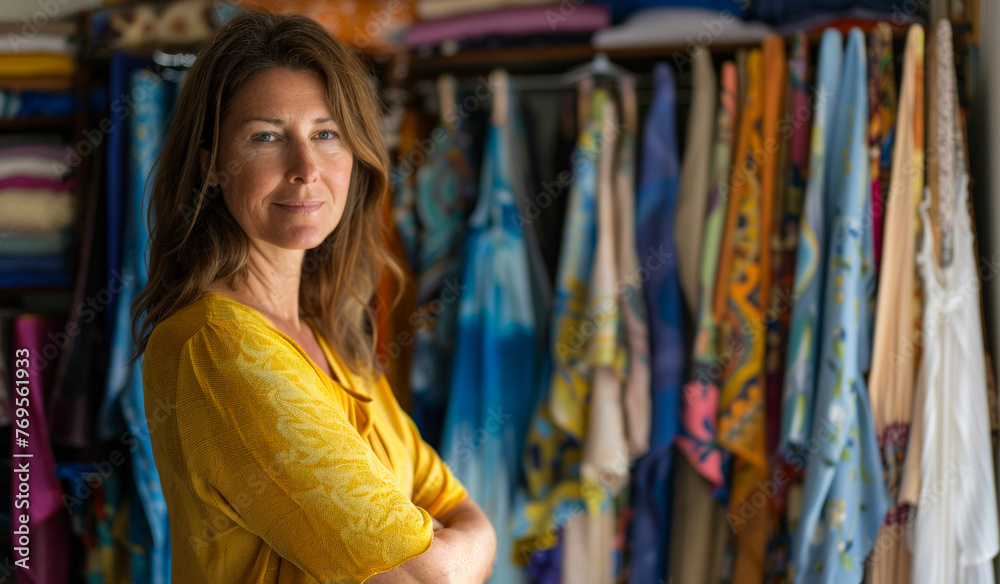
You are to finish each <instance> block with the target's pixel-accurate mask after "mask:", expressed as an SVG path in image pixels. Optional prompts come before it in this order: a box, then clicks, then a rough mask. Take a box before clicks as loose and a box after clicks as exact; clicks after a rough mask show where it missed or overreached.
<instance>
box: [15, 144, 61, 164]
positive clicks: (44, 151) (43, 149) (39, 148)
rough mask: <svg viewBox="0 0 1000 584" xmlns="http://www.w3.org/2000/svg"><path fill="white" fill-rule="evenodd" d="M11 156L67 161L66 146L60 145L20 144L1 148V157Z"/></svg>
mask: <svg viewBox="0 0 1000 584" xmlns="http://www.w3.org/2000/svg"><path fill="white" fill-rule="evenodd" d="M9 156H45V157H47V158H51V159H53V160H57V161H59V162H65V160H66V146H61V145H59V144H18V145H16V146H0V157H2V158H7V157H9Z"/></svg>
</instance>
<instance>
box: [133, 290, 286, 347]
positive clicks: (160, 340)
mask: <svg viewBox="0 0 1000 584" xmlns="http://www.w3.org/2000/svg"><path fill="white" fill-rule="evenodd" d="M259 320H260V317H256V316H255V315H254V314H253V313H252V311H251V310H249V309H247V308H245V307H242V306H240V305H239V304H238V303H236V302H234V301H230V300H228V299H226V298H224V297H223V296H219V295H218V294H213V293H211V292H206V293H204V294H202V295H201V296H200V297H199V298H198V299H197V300H195V301H194V302H192V303H191V304H188V305H187V306H185V307H183V308H181V309H180V310H178V311H177V312H175V313H174V314H172V315H170V316H169V317H167V318H165V319H164V320H163V321H161V322H160V323H158V324H157V325H156V326H155V327H153V330H152V332H151V333H150V336H149V344H148V345H147V348H146V353H147V359H148V358H149V356H152V355H161V354H163V353H171V352H177V351H180V350H181V349H182V348H183V346H184V345H185V344H187V343H188V341H190V340H191V339H192V338H194V337H196V336H198V335H202V336H206V337H208V338H213V339H218V340H219V341H221V342H223V343H225V344H229V343H230V342H233V343H239V342H240V341H242V340H245V339H246V338H248V337H254V336H258V337H259V336H265V337H267V336H269V332H270V331H269V328H268V327H266V326H263V325H262V323H261V322H259Z"/></svg>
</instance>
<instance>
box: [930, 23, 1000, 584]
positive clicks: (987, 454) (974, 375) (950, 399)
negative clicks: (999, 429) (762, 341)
mask: <svg viewBox="0 0 1000 584" xmlns="http://www.w3.org/2000/svg"><path fill="white" fill-rule="evenodd" d="M934 50H935V53H936V55H935V58H934V62H935V66H936V67H937V68H938V69H937V73H936V84H935V85H933V86H932V87H933V91H936V92H938V96H937V108H936V109H935V110H934V111H932V115H931V117H937V118H938V120H937V123H936V124H935V127H934V129H935V134H936V136H937V139H938V147H939V148H940V151H939V153H938V154H939V156H938V166H939V174H938V181H937V184H936V187H937V188H938V189H939V190H940V192H941V194H940V195H939V196H938V198H937V200H938V206H939V213H940V215H941V221H940V240H941V242H942V244H943V245H944V246H945V248H944V249H943V250H942V251H943V253H942V254H941V256H942V259H949V260H951V261H950V263H948V264H947V265H941V264H940V263H939V262H938V261H937V259H936V258H935V253H934V251H935V245H934V232H933V229H932V225H931V220H930V215H929V209H930V208H931V206H932V201H933V198H932V197H931V196H930V190H931V188H930V187H928V188H927V189H925V191H924V192H925V195H924V200H923V203H922V205H921V207H920V215H921V220H922V224H921V227H922V231H923V233H922V238H921V248H920V251H919V252H918V253H917V265H918V266H919V269H920V275H921V279H922V283H923V291H924V295H925V296H924V304H923V319H922V324H923V331H922V334H921V338H922V339H923V354H922V360H921V362H920V370H919V373H918V376H917V388H918V389H917V391H918V392H919V393H920V394H921V395H922V398H923V399H921V400H919V401H920V405H921V406H922V408H923V410H922V414H923V433H922V436H921V439H922V448H921V460H920V471H921V477H920V478H921V480H920V483H921V485H923V486H924V488H923V490H922V491H921V496H920V505H919V507H918V508H917V509H916V518H915V520H914V521H913V523H912V524H911V529H912V534H911V536H912V541H913V569H912V576H913V582H914V583H916V584H922V583H925V582H927V583H930V582H965V583H973V584H991V583H992V582H994V574H993V561H992V560H993V558H994V557H995V556H996V555H997V553H998V551H1000V534H998V525H997V503H996V491H995V487H994V476H993V460H992V449H991V437H990V420H989V413H988V405H987V400H986V390H987V388H986V363H985V358H984V347H983V338H982V326H981V315H980V300H979V290H980V288H981V287H980V286H979V285H978V284H979V279H978V278H979V275H978V273H977V269H978V266H977V261H976V256H975V250H974V247H973V235H972V225H971V220H970V217H969V212H968V210H967V206H966V205H967V201H968V194H969V176H968V172H967V170H966V168H965V159H966V157H965V153H964V141H963V136H962V133H961V130H960V129H959V128H958V125H957V123H956V120H957V119H958V115H957V111H958V104H957V90H956V86H955V70H954V58H953V54H952V30H951V24H950V23H949V22H948V21H946V20H942V21H940V22H938V24H937V25H936V26H935V28H934ZM947 134H950V136H951V137H950V139H949V138H947V137H946V135H947Z"/></svg>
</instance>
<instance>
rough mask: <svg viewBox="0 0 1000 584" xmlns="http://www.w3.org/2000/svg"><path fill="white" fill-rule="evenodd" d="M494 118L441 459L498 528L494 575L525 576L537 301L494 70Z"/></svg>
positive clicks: (509, 101) (509, 109)
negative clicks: (526, 444) (519, 563)
mask: <svg viewBox="0 0 1000 584" xmlns="http://www.w3.org/2000/svg"><path fill="white" fill-rule="evenodd" d="M491 83H492V84H493V86H494V90H495V91H494V96H495V97H494V99H495V101H494V104H493V108H494V110H493V117H492V120H491V123H490V127H489V130H488V134H487V143H486V151H485V153H484V156H483V164H482V168H481V171H480V172H481V174H480V187H479V201H478V202H477V204H476V208H475V210H474V211H473V213H472V216H471V217H470V218H469V231H468V235H467V236H466V241H465V255H464V259H463V266H462V286H463V288H462V299H461V301H460V302H461V303H460V305H459V324H458V335H457V345H456V353H455V366H454V371H453V375H452V383H451V388H452V389H451V395H450V396H449V400H448V408H447V413H446V417H445V430H444V437H443V440H442V445H443V446H442V450H443V451H444V453H445V456H444V458H445V461H446V462H447V463H448V464H449V465H450V466H451V468H452V470H453V471H454V474H455V476H456V477H457V478H458V479H459V481H461V482H462V484H463V485H465V487H466V489H467V490H468V492H469V494H470V496H471V497H472V498H473V499H474V500H475V501H476V502H477V503H479V505H480V506H481V507H482V508H483V510H484V511H485V512H486V515H487V516H488V517H489V519H490V521H491V522H492V523H493V526H494V528H495V529H496V531H497V542H498V545H497V562H496V564H495V566H494V569H493V576H492V578H491V579H490V581H491V582H498V583H500V582H502V583H504V584H507V583H516V582H519V581H522V580H523V579H524V576H525V575H524V572H523V570H522V569H520V568H518V567H516V566H515V565H514V564H513V563H512V560H513V550H512V548H511V540H512V536H511V531H510V529H511V526H510V519H511V516H512V504H513V495H514V490H515V485H516V481H517V478H518V469H519V468H520V466H521V458H520V456H519V455H520V453H521V451H522V447H523V437H524V436H525V434H526V432H527V425H528V421H529V415H530V410H529V409H528V408H527V407H526V405H528V404H532V403H534V400H535V396H534V393H535V387H536V371H537V370H536V368H537V367H538V362H537V358H536V352H535V342H536V341H535V335H536V331H535V327H534V325H535V320H536V315H535V310H536V308H535V306H534V304H533V302H532V292H531V286H532V284H531V280H530V278H531V277H532V276H531V270H530V265H529V261H530V260H529V258H528V251H527V249H526V244H525V240H524V237H523V234H522V231H521V228H520V225H519V224H518V220H517V218H518V209H519V208H520V207H521V205H523V199H520V198H519V197H523V193H524V190H523V188H522V187H521V186H520V185H518V183H517V181H519V180H520V179H521V178H522V177H523V176H524V175H523V169H522V168H520V167H519V164H518V161H519V159H518V158H517V157H516V153H517V151H518V150H519V149H520V148H521V147H522V144H523V141H522V140H523V137H522V134H521V127H520V124H519V121H518V119H517V115H518V114H517V111H518V110H517V104H516V102H515V101H514V97H513V90H512V89H511V87H510V85H511V83H510V79H509V78H508V76H507V73H506V72H504V71H503V70H497V71H495V72H494V73H493V74H492V75H491Z"/></svg>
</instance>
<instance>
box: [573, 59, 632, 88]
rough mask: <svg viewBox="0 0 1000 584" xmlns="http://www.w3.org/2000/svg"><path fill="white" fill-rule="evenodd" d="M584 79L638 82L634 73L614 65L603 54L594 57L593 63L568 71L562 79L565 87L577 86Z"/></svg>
mask: <svg viewBox="0 0 1000 584" xmlns="http://www.w3.org/2000/svg"><path fill="white" fill-rule="evenodd" d="M584 77H605V78H611V79H613V80H615V81H620V80H622V79H629V80H631V81H632V83H635V80H636V76H635V74H634V73H632V72H631V71H629V70H627V69H623V68H622V67H619V66H618V65H615V64H614V63H612V62H611V61H610V60H609V59H608V54H607V53H603V52H600V53H597V54H596V55H594V59H593V60H592V61H591V62H589V63H587V64H585V65H581V66H580V67H577V68H576V69H572V70H570V71H567V72H566V73H565V74H564V75H563V76H562V77H561V78H560V79H561V81H562V83H563V84H565V85H575V84H576V83H577V82H579V81H580V80H581V79H583V78H584Z"/></svg>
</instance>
